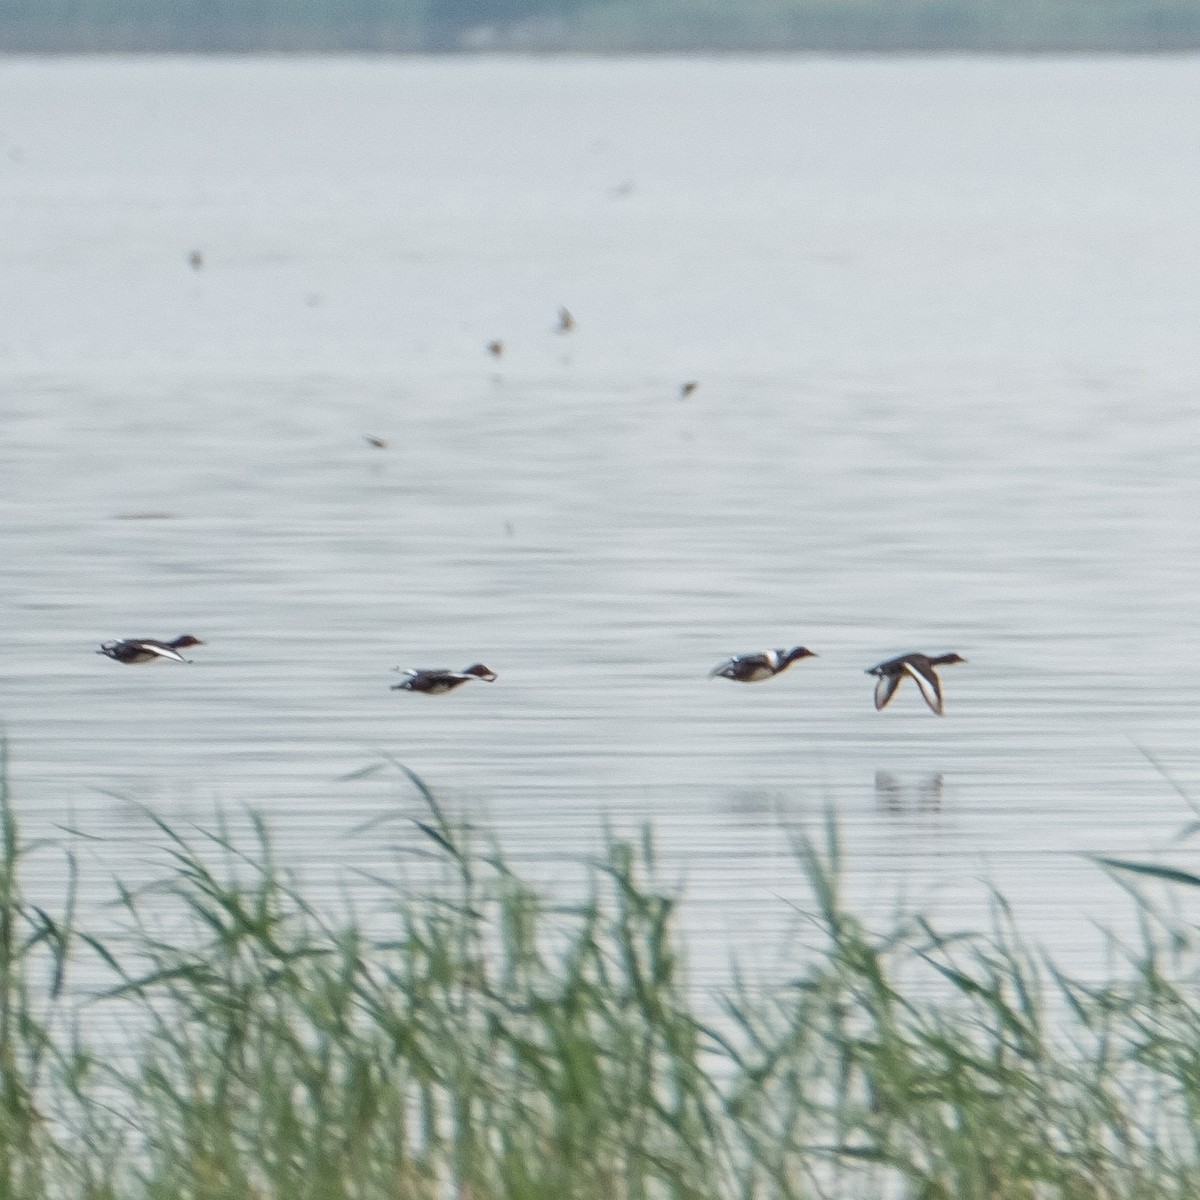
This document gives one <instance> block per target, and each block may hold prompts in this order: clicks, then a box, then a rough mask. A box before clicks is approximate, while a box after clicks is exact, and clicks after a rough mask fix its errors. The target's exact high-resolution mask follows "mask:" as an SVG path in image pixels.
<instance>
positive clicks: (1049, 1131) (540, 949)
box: [0, 797, 1200, 1200]
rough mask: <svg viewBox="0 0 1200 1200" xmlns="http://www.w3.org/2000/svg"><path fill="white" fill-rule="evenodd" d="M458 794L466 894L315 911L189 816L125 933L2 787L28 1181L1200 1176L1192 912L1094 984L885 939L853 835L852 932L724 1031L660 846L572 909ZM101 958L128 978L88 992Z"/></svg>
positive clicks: (29, 1194) (69, 1189)
mask: <svg viewBox="0 0 1200 1200" xmlns="http://www.w3.org/2000/svg"><path fill="white" fill-rule="evenodd" d="M427 799H428V801H429V803H430V806H431V812H432V818H431V819H430V820H429V821H428V822H426V823H423V824H422V825H421V826H420V828H421V836H422V837H423V839H424V842H425V844H426V846H427V847H428V850H429V852H430V853H431V855H433V856H434V857H435V858H436V859H438V860H440V864H441V882H440V883H436V884H430V885H428V886H427V887H425V888H424V889H423V890H422V892H421V894H418V895H411V894H408V892H407V891H406V889H405V888H404V887H402V886H400V885H393V884H390V883H387V882H382V883H380V884H379V887H380V889H381V894H382V895H381V898H386V900H387V904H386V913H385V915H384V916H383V917H382V918H376V917H375V916H372V919H371V920H370V921H369V922H362V921H356V920H354V919H353V918H351V917H349V916H346V917H343V918H341V919H339V920H337V921H333V920H331V919H330V918H328V917H327V916H323V915H322V914H321V913H319V912H317V911H315V910H314V909H313V908H312V907H311V906H310V905H309V904H308V903H307V902H306V901H305V899H304V897H303V895H302V894H301V893H300V891H299V890H298V889H297V888H296V887H295V886H294V885H293V884H292V883H290V882H289V880H288V878H287V876H286V875H285V874H284V873H283V872H281V871H280V870H279V869H278V868H277V866H276V865H275V863H274V862H273V860H272V856H271V850H270V844H269V839H268V838H267V836H266V834H265V832H264V831H262V830H261V828H260V829H259V837H258V840H257V843H256V844H255V845H254V847H253V852H252V853H246V852H244V851H242V850H239V849H238V847H236V846H235V845H234V844H233V842H232V840H231V839H230V838H229V837H228V836H226V835H224V834H220V833H218V834H215V835H212V834H209V835H205V834H201V835H196V836H195V837H194V838H192V839H191V840H188V839H185V838H184V837H182V836H181V835H180V834H178V833H177V832H175V831H173V830H171V829H169V828H167V827H166V826H162V827H161V828H162V831H163V835H164V837H165V839H166V840H167V843H168V845H169V848H170V854H171V856H172V867H171V870H170V872H169V873H168V875H167V877H166V878H165V879H164V880H163V881H162V882H161V884H160V885H159V886H156V887H154V888H151V889H147V890H142V891H140V892H138V893H136V894H135V893H133V892H130V891H121V892H120V896H119V900H120V905H121V908H122V910H123V912H124V914H125V926H126V930H125V932H124V933H123V934H122V935H121V936H119V937H110V939H109V940H108V941H106V942H101V941H100V940H99V939H98V938H97V937H96V936H95V935H94V934H90V933H88V932H87V931H85V930H83V929H82V928H81V927H80V926H79V923H78V920H77V916H76V914H75V913H74V906H73V904H72V902H71V898H70V894H69V893H68V896H67V899H66V901H65V903H64V905H63V912H62V913H61V914H60V915H58V916H51V915H50V914H49V913H48V912H47V911H45V909H44V908H40V907H37V906H35V905H34V904H33V903H32V902H31V900H30V899H29V898H28V897H27V896H26V895H25V894H24V893H23V892H22V889H21V885H20V880H19V868H20V866H21V862H22V859H23V857H24V856H25V855H26V853H27V852H28V851H29V850H30V849H31V848H30V847H28V846H26V845H24V844H23V843H22V842H21V840H20V836H19V832H18V830H17V828H16V825H15V822H14V819H13V815H12V809H11V806H10V805H9V804H8V803H7V798H5V799H4V804H3V809H2V818H3V823H2V828H0V834H2V837H3V853H2V855H0V904H2V908H0V1196H3V1197H5V1198H6V1200H26V1198H29V1200H32V1198H34V1197H37V1198H39V1200H40V1198H42V1197H88V1198H97V1200H98V1198H105V1200H108V1198H113V1200H116V1198H117V1197H120V1198H121V1200H142V1198H146V1200H151V1198H153V1200H159V1198H163V1200H166V1198H170V1200H192V1198H195V1200H235V1198H236V1200H275V1198H278V1200H309V1198H311V1200H342V1198H346V1200H351V1198H353V1200H376V1198H379V1200H385V1198H386V1200H435V1198H437V1200H440V1198H442V1197H449V1198H454V1200H500V1198H512V1200H573V1198H578V1200H643V1198H644V1200H658V1198H672V1200H693V1198H694V1200H707V1198H712V1200H717V1198H720V1200H733V1198H744V1200H760V1198H761V1200H774V1198H780V1200H783V1198H792V1197H795V1198H813V1200H816V1198H818V1197H832V1196H843V1197H852V1198H854V1200H870V1198H873V1197H885V1196H886V1197H911V1198H914V1200H916V1198H920V1200H942V1198H945V1200H950V1198H954V1200H1008V1198H1010V1197H1011V1198H1012V1200H1018V1198H1019V1200H1040V1198H1043V1197H1044V1198H1061V1200H1084V1198H1087V1200H1097V1198H1100V1200H1107V1198H1109V1197H1112V1198H1118V1197H1120V1198H1124V1197H1129V1198H1131V1200H1133V1198H1145V1200H1150V1198H1154V1200H1163V1198H1170V1197H1179V1198H1180V1200H1183V1198H1185V1197H1187V1198H1188V1200H1194V1197H1196V1196H1197V1195H1200V1145H1198V1141H1197V1136H1198V1131H1200V1120H1198V1117H1200V992H1198V991H1197V988H1196V982H1197V980H1196V977H1195V976H1189V977H1187V978H1184V976H1183V974H1182V971H1183V968H1182V966H1181V965H1180V964H1179V962H1178V961H1177V957H1176V956H1177V955H1178V954H1179V952H1180V951H1181V947H1182V946H1183V945H1184V941H1185V938H1184V934H1186V932H1187V931H1180V930H1178V929H1174V930H1171V929H1168V928H1166V927H1165V926H1164V925H1162V924H1161V923H1160V922H1158V921H1157V920H1156V918H1155V917H1154V915H1153V913H1152V912H1151V910H1150V908H1149V906H1148V905H1147V904H1145V903H1144V902H1143V901H1140V900H1138V899H1137V898H1136V897H1135V899H1134V902H1135V903H1138V904H1139V905H1140V906H1141V911H1142V914H1143V917H1144V929H1145V937H1144V944H1143V946H1142V947H1141V948H1140V949H1139V950H1138V952H1137V954H1135V955H1131V956H1130V958H1129V959H1128V970H1127V971H1126V977H1125V978H1122V979H1120V980H1117V981H1114V982H1112V983H1109V984H1108V985H1105V986H1094V985H1093V986H1084V985H1083V984H1080V983H1076V982H1072V981H1070V980H1068V979H1066V978H1064V977H1063V976H1062V975H1061V974H1059V973H1058V972H1056V971H1055V970H1054V968H1053V966H1051V965H1039V964H1038V963H1037V962H1036V961H1035V960H1034V959H1033V958H1032V957H1031V956H1030V955H1028V954H1027V953H1026V952H1025V951H1023V950H1022V949H1021V947H1020V945H1019V944H1018V942H1017V941H1016V939H1015V937H1014V935H1013V934H1012V933H1011V931H1010V929H1009V927H1008V922H1007V920H1006V916H1005V913H1004V909H1003V906H1002V905H998V908H997V912H998V919H997V923H996V930H995V931H993V932H992V933H990V934H988V935H986V936H984V935H970V936H962V937H956V938H947V937H943V936H941V935H939V934H938V933H937V932H935V931H934V930H933V929H931V928H930V927H929V926H928V925H927V924H926V923H925V922H923V921H922V920H920V919H913V920H911V921H901V922H898V923H897V927H896V928H894V929H892V930H891V931H889V932H888V933H887V934H886V935H884V936H880V935H877V934H873V933H871V932H869V931H868V930H867V929H866V928H864V927H863V925H862V924H861V923H860V922H859V921H857V920H856V919H855V918H854V917H853V916H852V915H851V914H849V913H848V912H846V911H845V909H844V907H843V905H842V904H841V903H840V901H839V897H838V890H837V880H838V866H839V864H838V850H837V844H836V838H835V837H834V835H833V832H832V830H831V831H830V833H829V835H828V843H827V846H826V848H825V850H823V851H822V852H821V853H817V852H815V851H813V850H812V849H811V848H810V849H807V850H804V851H802V853H801V860H802V862H803V865H804V866H805V868H806V869H807V872H808V877H809V880H810V884H811V889H812V896H813V902H812V918H813V922H814V929H816V930H817V931H818V935H819V943H820V944H819V945H818V946H816V947H815V948H814V949H813V951H812V953H811V956H810V957H809V958H808V959H807V960H806V961H804V962H798V963H797V964H796V980H795V982H794V984H792V985H789V986H787V987H785V988H781V989H779V990H777V991H776V992H774V993H764V992H762V991H752V990H750V989H745V988H739V989H734V990H733V991H731V992H730V993H729V994H728V995H726V996H725V997H724V998H723V1000H722V1008H723V1015H721V1016H720V1017H718V1018H716V1019H707V1020H705V1019H701V1017H700V1016H699V1015H698V1010H697V1005H696V1002H695V1001H696V998H695V996H694V994H693V993H692V992H691V991H690V990H689V988H688V985H687V979H686V975H685V972H684V969H683V963H682V960H681V957H680V948H679V946H678V944H677V942H676V940H675V938H674V935H673V933H672V920H673V915H674V912H675V907H676V901H675V898H674V897H673V896H671V895H670V894H667V893H666V892H665V891H664V890H663V889H661V888H659V887H656V886H655V885H654V884H653V882H652V880H653V867H654V860H653V853H652V849H651V847H650V846H649V845H648V844H643V845H640V846H633V845H628V844H625V843H619V842H618V843H614V844H612V845H611V846H610V847H609V849H608V852H607V854H606V855H605V856H604V857H603V858H602V859H601V860H600V861H598V862H597V863H596V864H595V865H594V868H593V875H592V882H591V890H590V898H589V899H587V900H586V901H585V902H583V903H580V904H576V905H573V906H569V907H564V906H558V907H555V906H552V905H550V904H549V903H548V902H547V901H546V900H545V899H544V898H543V897H541V896H539V895H538V894H537V893H536V892H535V891H534V890H532V889H531V888H530V887H528V886H526V885H525V884H524V883H523V882H522V881H521V880H520V879H519V878H518V877H517V876H516V875H515V874H514V873H513V872H512V871H511V870H510V869H509V868H508V867H507V866H506V865H505V863H504V860H503V859H502V858H501V857H500V855H499V854H498V853H496V852H495V851H492V850H483V851H475V850H472V848H471V839H470V837H469V836H468V831H467V830H466V829H464V828H462V827H459V826H457V825H455V824H454V823H452V822H450V821H449V820H447V819H446V818H445V816H444V815H443V814H442V813H441V811H440V810H439V809H438V807H437V805H436V803H435V802H434V801H433V798H432V797H427ZM197 845H199V846H200V847H201V848H200V849H197ZM1174 877H1175V879H1176V881H1177V882H1179V883H1184V884H1186V883H1188V882H1189V880H1190V877H1185V876H1181V875H1179V874H1178V873H1174ZM1191 882H1196V881H1191ZM1168 950H1169V951H1170V954H1168ZM1168 963H1170V964H1171V967H1172V969H1171V970H1168V969H1167V965H1168ZM79 967H82V968H85V971H84V973H85V974H86V976H87V977H88V978H89V979H91V978H93V977H95V975H96V972H97V970H101V971H103V972H105V973H108V974H110V975H111V977H112V986H111V987H108V988H106V989H104V990H103V991H102V993H101V994H100V995H95V994H91V995H88V996H85V997H84V998H83V999H82V1000H81V999H80V997H79V990H81V985H72V986H68V985H71V980H72V978H73V976H72V974H71V973H72V972H73V971H75V970H76V969H77V968H79ZM914 979H916V980H917V982H919V984H920V986H916V987H915V988H914V983H913V981H914ZM931 979H934V980H937V981H939V986H930V980H931ZM901 980H907V981H909V982H908V983H907V984H902V983H901V982H900V981H901ZM92 991H93V993H94V991H95V989H92ZM702 1007H703V1008H704V1009H705V1010H706V1011H707V1010H708V1009H710V1008H711V1005H710V1004H707V1003H706V1004H704V1005H702ZM1047 1008H1049V1009H1050V1010H1051V1011H1053V1012H1054V1014H1055V1016H1054V1019H1053V1021H1050V1020H1048V1018H1047V1015H1046V1012H1047ZM114 1029H120V1030H122V1031H123V1034H122V1039H121V1040H120V1041H119V1042H117V1044H115V1045H114V1037H113V1030H114ZM102 1047H103V1049H102Z"/></svg>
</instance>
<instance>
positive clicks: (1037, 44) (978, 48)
mask: <svg viewBox="0 0 1200 1200" xmlns="http://www.w3.org/2000/svg"><path fill="white" fill-rule="evenodd" d="M260 6H261V7H264V13H263V16H262V17H261V18H256V17H255V14H254V11H253V10H254V8H255V7H256V6H255V5H250V6H248V10H249V11H248V12H245V13H244V14H243V19H239V20H232V21H231V20H221V19H217V18H212V19H207V20H206V19H202V18H201V17H198V16H196V15H195V13H192V14H186V13H185V14H177V15H176V16H175V17H174V18H161V17H160V18H153V19H150V20H145V19H138V15H137V14H135V13H133V12H132V10H131V11H130V12H129V13H128V15H123V14H122V11H121V10H122V7H128V6H127V5H123V4H121V3H117V4H115V5H113V6H112V8H111V9H109V10H108V11H104V12H99V13H97V14H95V15H92V16H90V17H89V16H87V15H86V10H85V15H84V16H82V17H80V16H76V17H74V18H72V17H70V16H65V17H64V16H61V15H56V13H55V11H54V9H53V7H52V6H51V7H49V8H48V9H47V10H46V11H44V12H43V13H42V14H40V15H38V16H36V17H27V18H24V19H9V20H7V21H3V22H0V53H10V54H11V53H18V54H105V53H194V54H222V53H266V52H281V53H309V54H335V53H385V54H386V53H393V54H394V53H409V54H477V53H481V52H511V53H529V54H571V53H587V54H670V53H715V54H721V53H741V54H762V53H768V54H769V53H818V54H936V53H968V54H999V55H1009V54H1016V55H1025V54H1073V53H1075V54H1083V53H1106V54H1147V53H1166V54H1173V53H1189V52H1195V51H1197V50H1200V8H1197V7H1196V6H1194V5H1190V4H1187V3H1184V2H1183V0H1175V2H1171V3H1163V4H1154V3H1150V4H1135V5H1129V4H1117V3H1110V4H1099V5H1097V6H1096V7H1095V8H1093V9H1089V10H1087V11H1086V12H1082V13H1081V12H1080V11H1079V10H1078V9H1071V8H1066V7H1063V8H1058V7H1055V6H1046V5H1039V4H1035V3H1032V0H1030V2H1028V3H1022V4H1017V5H1016V6H1009V7H1008V8H1003V9H1001V8H999V7H997V8H992V7H991V6H989V5H986V4H970V3H962V4H938V5H929V4H922V3H918V2H917V0H907V2H901V3H899V4H896V5H891V6H886V5H883V4H871V3H868V4H863V5H854V6H848V5H845V4H838V3H828V4H823V5H807V6H803V7H795V6H791V7H789V6H786V5H783V4H770V3H757V4H752V5H750V6H749V7H745V8H741V9H735V8H732V7H731V8H729V9H724V8H715V7H714V8H708V9H698V8H695V7H693V6H689V5H687V4H686V3H684V2H683V0H676V2H675V3H666V4H659V5H656V6H651V7H649V8H641V7H638V6H635V5H633V4H632V3H628V4H627V3H610V4H605V3H597V4H587V5H581V6H578V7H569V6H565V5H564V6H563V7H562V8H561V9H560V11H558V12H555V13H547V12H545V11H538V10H537V9H536V7H535V6H533V4H532V2H531V5H530V6H527V7H526V9H525V11H523V12H520V11H517V10H516V8H515V7H514V9H513V11H511V12H509V14H508V16H507V18H498V19H473V15H472V12H471V11H470V9H469V6H468V7H467V9H466V11H459V12H456V13H454V14H453V15H451V16H447V17H445V18H444V19H443V18H441V17H438V18H434V17H429V16H426V15H425V14H423V13H421V12H419V11H417V10H416V9H413V10H412V11H409V10H408V9H407V8H405V7H404V6H403V5H400V4H398V5H397V6H395V12H394V13H392V14H389V15H388V16H387V17H386V18H381V19H375V20H372V19H361V18H356V17H354V16H353V15H346V14H347V11H348V10H347V8H346V7H345V6H339V5H336V4H328V5H326V6H325V7H322V6H321V5H319V4H315V3H314V4H313V5H312V6H311V7H309V8H308V10H307V11H305V12H302V13H301V15H300V16H299V17H298V18H297V17H294V16H289V19H286V20H280V19H277V18H274V17H273V16H272V15H270V13H269V11H268V10H267V9H266V7H265V0H262V4H261V5H260Z"/></svg>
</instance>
